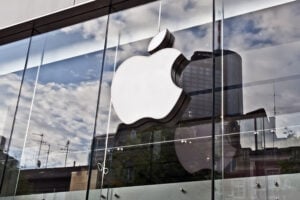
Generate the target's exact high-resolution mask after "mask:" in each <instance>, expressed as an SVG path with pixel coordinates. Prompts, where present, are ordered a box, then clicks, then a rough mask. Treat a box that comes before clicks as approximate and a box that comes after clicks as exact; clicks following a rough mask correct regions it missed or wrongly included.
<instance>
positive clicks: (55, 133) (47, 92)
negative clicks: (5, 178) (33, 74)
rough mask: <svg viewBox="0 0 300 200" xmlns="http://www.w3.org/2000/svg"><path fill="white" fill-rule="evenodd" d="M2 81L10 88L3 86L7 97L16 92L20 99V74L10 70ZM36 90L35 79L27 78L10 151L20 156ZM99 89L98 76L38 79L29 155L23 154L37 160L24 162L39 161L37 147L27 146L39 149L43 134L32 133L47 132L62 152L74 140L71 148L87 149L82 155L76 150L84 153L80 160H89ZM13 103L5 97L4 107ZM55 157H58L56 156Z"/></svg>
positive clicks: (45, 134)
mask: <svg viewBox="0 0 300 200" xmlns="http://www.w3.org/2000/svg"><path fill="white" fill-rule="evenodd" d="M1 81H5V83H3V84H0V85H1V87H5V88H7V90H3V91H2V92H1V94H0V95H1V96H3V97H4V98H3V99H4V100H5V99H9V100H10V101H11V100H12V99H13V98H7V97H11V96H15V98H14V99H16V95H17V92H18V87H17V86H18V85H19V84H20V83H19V82H20V79H19V77H18V76H17V75H13V74H9V75H6V76H5V77H2V79H1V80H0V82H1ZM32 91H33V85H32V83H31V82H24V85H23V88H22V98H21V101H20V108H19V112H18V116H17V122H16V128H15V132H14V138H13V141H12V148H11V152H10V153H11V154H12V155H15V156H17V157H18V158H20V154H21V151H22V146H23V144H22V143H23V140H24V137H25V132H26V131H25V130H26V124H27V119H28V113H29V107H30V103H31V98H28V97H31V95H32ZM97 91H98V81H96V80H95V81H88V82H79V83H78V84H74V83H70V84H58V83H53V82H49V83H45V84H41V83H38V84H37V92H36V95H35V100H34V105H33V110H32V116H31V119H30V126H29V131H28V138H27V141H26V148H25V154H24V156H25V157H24V158H23V162H24V161H26V160H27V161H28V160H31V161H33V163H32V164H30V163H23V164H22V165H24V164H25V165H27V166H30V165H35V161H34V160H32V159H31V157H33V156H34V154H36V152H37V150H34V151H33V150H30V149H27V147H28V148H29V147H30V148H32V147H36V149H37V148H38V142H36V140H40V137H39V136H34V135H32V133H38V134H41V133H43V134H44V141H46V142H47V143H49V144H51V146H52V149H53V151H57V152H60V148H62V147H63V146H64V145H65V143H66V141H67V140H70V142H71V144H70V149H71V150H72V151H76V152H80V151H84V152H83V153H82V155H76V153H74V155H76V157H78V159H79V158H80V159H81V157H82V159H81V160H77V162H78V163H79V164H81V165H83V164H86V162H87V156H88V153H87V152H88V151H89V148H90V142H91V136H92V132H93V125H94V117H95V110H96V100H97ZM11 102H13V101H11ZM9 105H10V102H9V101H2V102H1V110H3V109H5V108H6V107H9ZM9 128H10V127H9ZM45 148H46V147H45ZM45 148H44V149H45ZM33 149H34V148H33ZM43 154H44V155H45V152H43ZM60 154H62V155H64V154H63V152H60ZM41 155H42V154H41ZM62 157H63V156H62ZM50 158H51V156H50ZM51 159H52V158H51ZM51 159H50V160H51ZM53 159H55V157H54V158H53ZM75 159H76V158H75V157H74V158H71V155H70V160H75ZM49 162H50V161H49ZM62 162H63V159H62V160H60V162H59V163H60V164H59V166H62Z"/></svg>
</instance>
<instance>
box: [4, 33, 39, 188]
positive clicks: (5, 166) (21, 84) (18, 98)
mask: <svg viewBox="0 0 300 200" xmlns="http://www.w3.org/2000/svg"><path fill="white" fill-rule="evenodd" d="M33 33H34V29H32V32H31V37H30V38H29V42H28V47H27V52H26V59H25V63H24V68H23V72H22V78H21V83H20V88H19V91H18V97H17V103H16V107H15V109H14V115H13V121H12V127H11V129H10V135H9V140H8V147H7V154H6V155H5V161H4V165H3V170H2V176H1V182H0V194H2V188H3V184H4V178H5V172H6V168H7V162H8V158H9V150H10V145H11V142H12V136H13V133H14V129H15V122H16V116H17V113H18V107H19V103H20V98H21V94H22V87H23V83H24V77H25V73H26V69H27V65H28V60H29V55H30V48H31V42H32V37H33Z"/></svg>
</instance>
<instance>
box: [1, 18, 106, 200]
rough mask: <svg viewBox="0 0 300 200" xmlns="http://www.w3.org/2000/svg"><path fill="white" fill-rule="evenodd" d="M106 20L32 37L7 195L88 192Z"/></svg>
mask: <svg viewBox="0 0 300 200" xmlns="http://www.w3.org/2000/svg"><path fill="white" fill-rule="evenodd" d="M106 21H107V16H106V17H102V18H97V19H94V20H90V21H87V22H83V23H80V24H77V25H74V26H70V27H66V28H63V29H60V30H57V31H53V32H50V33H46V34H42V35H39V36H35V37H33V39H32V44H31V47H30V55H29V62H28V66H27V70H26V74H25V77H24V84H23V87H22V94H21V99H20V106H19V109H18V114H17V118H16V123H15V124H16V128H15V130H14V134H13V140H12V141H13V142H12V144H13V146H14V147H15V148H14V149H12V150H11V151H12V152H15V153H16V154H17V156H15V159H16V160H17V162H18V163H20V164H19V166H18V171H16V174H15V175H14V176H15V177H16V178H17V181H16V185H13V184H10V185H11V187H13V188H14V190H13V193H10V194H9V195H13V194H15V195H17V196H20V197H19V198H33V197H34V198H39V199H41V198H45V197H46V196H49V198H50V196H51V195H46V194H45V193H55V194H56V193H57V192H66V191H80V190H81V192H77V197H78V198H79V199H83V198H81V197H82V196H84V197H85V195H86V192H88V190H87V187H88V185H87V183H88V180H89V173H88V172H89V160H90V157H91V156H90V154H91V150H90V149H91V142H92V139H93V133H94V124H95V115H96V107H97V100H98V88H99V78H100V74H101V63H102V54H103V47H104V39H105V38H104V37H103V36H105V27H106ZM95 25H97V26H95ZM91 27H93V28H94V31H93V34H92V33H91V32H89V30H90V28H91ZM18 73H19V72H18ZM92 174H97V171H95V170H94V171H93V172H92ZM6 184H8V182H7V183H6ZM95 187H96V182H95V181H94V183H91V185H90V188H95ZM73 193H76V192H73ZM73 193H72V194H73ZM32 194H35V195H33V196H27V195H32ZM70 195H71V193H70ZM70 195H69V194H66V195H64V194H63V193H61V195H59V197H57V198H59V199H68V198H69V196H70ZM71 196H72V195H71Z"/></svg>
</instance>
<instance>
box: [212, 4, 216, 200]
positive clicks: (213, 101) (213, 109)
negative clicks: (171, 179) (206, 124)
mask: <svg viewBox="0 0 300 200" xmlns="http://www.w3.org/2000/svg"><path fill="white" fill-rule="evenodd" d="M215 7H216V2H215V0H213V1H212V52H213V54H212V119H211V123H212V126H211V127H212V130H211V131H212V137H211V138H212V139H211V140H212V141H211V144H212V145H211V146H212V149H211V151H212V159H211V168H212V170H211V199H212V200H214V199H215V164H216V163H215V153H216V152H215V135H216V133H215V131H216V129H215V122H216V120H215V117H216V108H215V104H216V95H215V92H216V89H215V87H216V56H215V43H216V41H215V34H216V28H215V26H216V16H215V14H216V13H215Z"/></svg>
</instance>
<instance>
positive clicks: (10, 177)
mask: <svg viewBox="0 0 300 200" xmlns="http://www.w3.org/2000/svg"><path fill="white" fill-rule="evenodd" d="M5 145H6V138H5V137H4V136H1V137H0V180H1V179H2V178H4V180H3V181H4V183H5V184H3V186H2V191H1V193H2V194H6V195H11V194H14V188H13V187H11V185H16V183H17V179H16V177H17V174H18V171H19V169H18V166H19V161H18V160H17V159H15V158H14V157H12V156H10V155H9V154H7V153H6V152H5V151H4V149H5ZM4 165H5V167H4ZM4 170H5V171H4ZM3 173H5V175H4V176H3ZM2 176H3V177H2Z"/></svg>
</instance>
